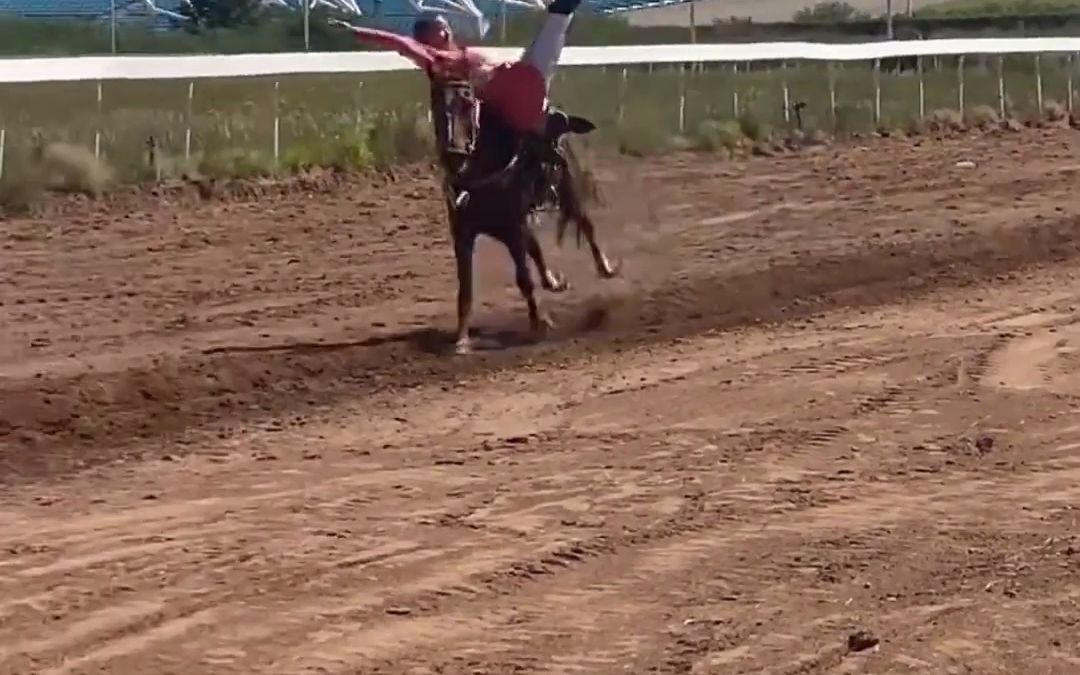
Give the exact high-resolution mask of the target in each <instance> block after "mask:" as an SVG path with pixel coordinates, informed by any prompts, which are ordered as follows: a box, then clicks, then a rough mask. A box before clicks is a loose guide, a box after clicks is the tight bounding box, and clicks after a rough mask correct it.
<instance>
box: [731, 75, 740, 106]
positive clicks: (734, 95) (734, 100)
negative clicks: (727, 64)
mask: <svg viewBox="0 0 1080 675" xmlns="http://www.w3.org/2000/svg"><path fill="white" fill-rule="evenodd" d="M731 72H732V73H734V75H735V77H733V78H732V83H733V84H732V86H731V110H732V114H733V115H734V116H735V117H736V118H738V117H739V64H738V63H733V64H731Z"/></svg>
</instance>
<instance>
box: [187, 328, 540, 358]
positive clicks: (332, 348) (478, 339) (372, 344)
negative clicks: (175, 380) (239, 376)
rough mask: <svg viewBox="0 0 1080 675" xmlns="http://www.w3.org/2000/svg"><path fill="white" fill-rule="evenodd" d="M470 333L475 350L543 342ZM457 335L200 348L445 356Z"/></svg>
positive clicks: (502, 332) (499, 331)
mask: <svg viewBox="0 0 1080 675" xmlns="http://www.w3.org/2000/svg"><path fill="white" fill-rule="evenodd" d="M469 335H470V337H471V338H472V339H473V340H475V345H474V349H475V351H477V352H498V351H504V350H507V349H513V348H518V347H527V346H530V345H535V344H538V343H539V342H542V341H543V340H542V339H538V338H536V337H534V336H533V335H532V334H531V333H528V332H526V331H520V330H513V329H509V328H491V329H488V328H472V329H471V330H470V331H469ZM456 340H457V336H456V334H454V333H453V332H451V331H449V330H443V329H439V328H434V327H422V328H410V329H406V330H401V331H394V332H390V333H384V334H381V335H372V336H371V337H367V338H363V339H360V340H339V341H335V342H289V343H279V344H267V345H221V346H216V347H208V348H206V349H204V350H202V353H203V354H207V355H212V354H268V353H286V354H297V355H303V354H318V353H322V352H338V351H345V350H348V349H377V348H379V347H385V346H388V345H404V346H406V347H408V348H409V349H412V350H414V351H417V352H420V353H423V354H427V355H429V356H447V355H451V354H453V353H454V347H455V344H456Z"/></svg>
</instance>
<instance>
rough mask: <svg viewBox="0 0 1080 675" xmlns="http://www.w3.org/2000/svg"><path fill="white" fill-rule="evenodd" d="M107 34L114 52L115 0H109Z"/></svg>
mask: <svg viewBox="0 0 1080 675" xmlns="http://www.w3.org/2000/svg"><path fill="white" fill-rule="evenodd" d="M109 29H110V30H109V34H110V41H111V43H112V53H113V54H115V53H116V0H109Z"/></svg>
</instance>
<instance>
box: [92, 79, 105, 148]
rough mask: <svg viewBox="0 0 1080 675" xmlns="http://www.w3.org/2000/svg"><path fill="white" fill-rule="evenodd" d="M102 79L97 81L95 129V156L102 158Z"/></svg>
mask: <svg viewBox="0 0 1080 675" xmlns="http://www.w3.org/2000/svg"><path fill="white" fill-rule="evenodd" d="M102 94H103V92H102V90H101V80H98V83H97V107H96V110H97V119H96V120H95V124H94V126H95V129H94V158H95V159H101V99H102Z"/></svg>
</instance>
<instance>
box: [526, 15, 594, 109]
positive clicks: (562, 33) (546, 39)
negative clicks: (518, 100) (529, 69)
mask: <svg viewBox="0 0 1080 675" xmlns="http://www.w3.org/2000/svg"><path fill="white" fill-rule="evenodd" d="M580 4H581V0H554V2H552V3H551V4H550V5H548V8H547V11H548V15H547V18H546V19H545V20H544V24H543V25H542V26H540V31H539V32H537V34H536V38H535V39H533V42H532V44H531V45H529V46H528V48H526V49H525V52H524V53H523V54H522V55H521V60H522V61H523V62H524V63H528V64H530V65H531V66H533V67H534V68H536V69H537V70H538V71H540V76H541V77H543V78H544V89H545V93H546V91H547V90H549V89H550V88H551V78H552V76H553V75H554V74H555V67H556V66H557V65H558V64H559V56H560V55H561V54H562V49H563V47H564V46H565V45H566V32H567V31H568V30H569V29H570V21H571V20H572V19H573V18H574V11H575V10H577V8H578V5H580Z"/></svg>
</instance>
